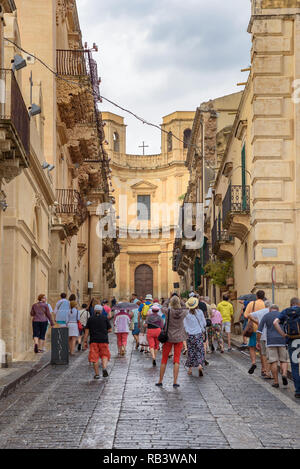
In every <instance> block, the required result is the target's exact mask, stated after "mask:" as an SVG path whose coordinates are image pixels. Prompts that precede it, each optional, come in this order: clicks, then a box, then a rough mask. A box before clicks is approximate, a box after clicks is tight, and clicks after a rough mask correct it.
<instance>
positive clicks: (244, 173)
mask: <svg viewBox="0 0 300 469" xmlns="http://www.w3.org/2000/svg"><path fill="white" fill-rule="evenodd" d="M246 210H247V194H246V145H245V144H244V145H243V148H242V211H243V212H244V211H246Z"/></svg>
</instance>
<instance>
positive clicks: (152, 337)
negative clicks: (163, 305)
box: [146, 304, 164, 366]
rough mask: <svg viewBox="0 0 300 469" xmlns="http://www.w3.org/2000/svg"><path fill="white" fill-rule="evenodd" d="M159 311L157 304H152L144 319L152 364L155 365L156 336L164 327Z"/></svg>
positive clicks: (157, 348)
mask: <svg viewBox="0 0 300 469" xmlns="http://www.w3.org/2000/svg"><path fill="white" fill-rule="evenodd" d="M159 311H160V308H159V305H158V304H154V305H153V306H152V307H151V309H150V314H148V316H147V319H146V327H147V340H148V344H149V347H150V353H151V356H152V364H153V366H156V356H157V352H158V350H159V341H158V336H159V335H160V333H161V330H162V328H163V327H164V322H163V320H162V318H161V316H160V315H159V314H158V313H159Z"/></svg>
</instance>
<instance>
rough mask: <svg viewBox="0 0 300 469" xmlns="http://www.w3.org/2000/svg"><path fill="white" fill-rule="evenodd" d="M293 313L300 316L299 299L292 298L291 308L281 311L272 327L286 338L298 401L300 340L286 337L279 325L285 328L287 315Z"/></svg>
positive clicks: (299, 389) (299, 387) (299, 396)
mask: <svg viewBox="0 0 300 469" xmlns="http://www.w3.org/2000/svg"><path fill="white" fill-rule="evenodd" d="M291 312H294V313H296V314H298V315H299V316H300V300H299V298H292V299H291V307H290V308H287V309H285V310H284V311H282V312H281V313H280V314H279V316H278V318H277V319H275V321H274V327H275V329H276V330H277V331H278V332H279V334H280V335H281V336H282V337H285V338H286V342H287V345H288V351H289V355H290V360H291V367H292V375H293V380H294V385H295V390H296V393H295V397H296V398H298V399H300V373H299V368H300V358H299V354H300V339H299V338H295V339H293V338H291V337H290V336H288V335H287V333H286V332H284V331H283V330H282V328H281V327H280V325H283V326H286V324H287V321H288V315H289V313H291Z"/></svg>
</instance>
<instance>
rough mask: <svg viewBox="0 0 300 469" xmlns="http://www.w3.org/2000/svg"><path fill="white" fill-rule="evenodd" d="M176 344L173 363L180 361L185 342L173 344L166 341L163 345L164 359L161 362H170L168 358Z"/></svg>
mask: <svg viewBox="0 0 300 469" xmlns="http://www.w3.org/2000/svg"><path fill="white" fill-rule="evenodd" d="M173 346H174V360H173V363H180V354H181V350H182V347H183V342H179V343H178V344H172V343H171V342H166V343H165V344H164V345H163V349H162V360H161V363H162V364H164V365H166V364H167V363H168V358H169V355H170V352H171V350H172V347H173Z"/></svg>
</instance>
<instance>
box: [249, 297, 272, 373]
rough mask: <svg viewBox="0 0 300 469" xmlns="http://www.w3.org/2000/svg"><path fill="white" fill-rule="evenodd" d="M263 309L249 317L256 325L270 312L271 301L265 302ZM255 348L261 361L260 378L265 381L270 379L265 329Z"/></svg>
mask: <svg viewBox="0 0 300 469" xmlns="http://www.w3.org/2000/svg"><path fill="white" fill-rule="evenodd" d="M265 306H266V307H265V308H264V309H260V310H259V311H256V312H253V313H250V317H251V318H252V319H253V321H254V322H255V323H256V324H260V322H261V320H262V318H263V317H264V316H265V315H266V314H267V313H269V312H270V307H271V306H272V301H269V300H266V301H265ZM257 348H259V351H260V361H261V376H262V377H263V378H265V379H272V376H271V369H270V364H269V362H268V360H267V328H266V327H264V330H263V333H262V335H261V339H260V344H257Z"/></svg>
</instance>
